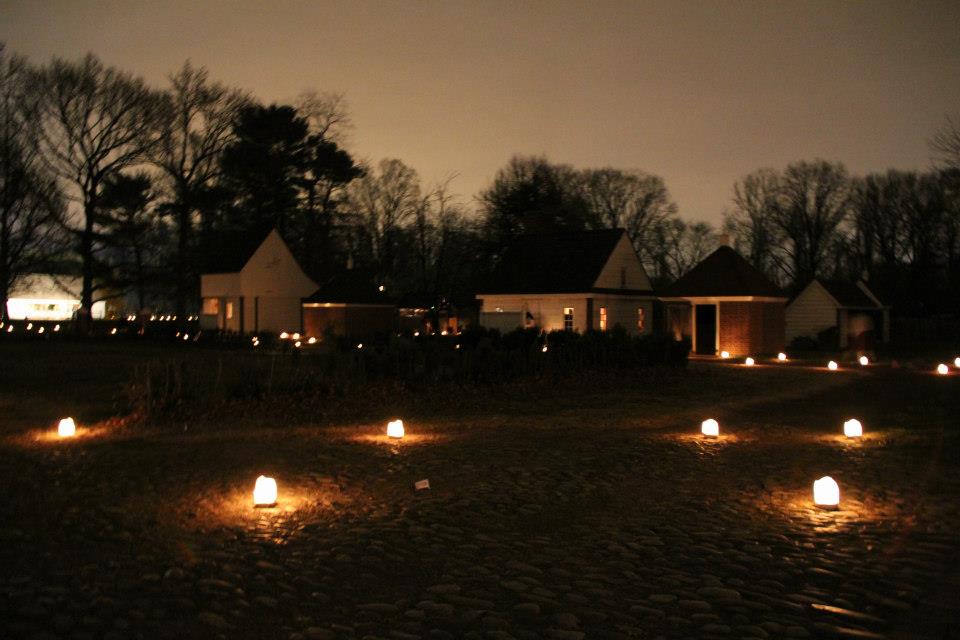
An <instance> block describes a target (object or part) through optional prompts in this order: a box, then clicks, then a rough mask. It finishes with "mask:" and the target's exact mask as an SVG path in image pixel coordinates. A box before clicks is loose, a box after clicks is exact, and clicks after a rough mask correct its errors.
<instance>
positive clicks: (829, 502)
mask: <svg viewBox="0 0 960 640" xmlns="http://www.w3.org/2000/svg"><path fill="white" fill-rule="evenodd" d="M813 503H814V504H815V505H817V506H818V507H825V508H828V509H835V508H836V507H837V506H838V505H839V504H840V485H838V484H837V481H836V480H834V479H833V478H831V477H830V476H824V477H822V478H820V479H819V480H817V481H816V482H814V483H813Z"/></svg>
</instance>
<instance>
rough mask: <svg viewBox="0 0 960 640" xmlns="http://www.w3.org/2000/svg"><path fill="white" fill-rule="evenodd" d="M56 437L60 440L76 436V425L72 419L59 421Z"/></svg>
mask: <svg viewBox="0 0 960 640" xmlns="http://www.w3.org/2000/svg"><path fill="white" fill-rule="evenodd" d="M57 435H59V436H60V437H61V438H72V437H73V436H75V435H77V424H76V423H75V422H74V421H73V418H64V419H63V420H61V421H60V424H58V425H57Z"/></svg>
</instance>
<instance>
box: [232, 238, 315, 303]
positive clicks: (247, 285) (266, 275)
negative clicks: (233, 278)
mask: <svg viewBox="0 0 960 640" xmlns="http://www.w3.org/2000/svg"><path fill="white" fill-rule="evenodd" d="M240 281H241V289H242V295H243V296H244V297H247V298H253V297H254V296H260V297H261V299H260V316H261V318H262V317H263V300H264V298H298V299H299V298H306V297H307V296H309V295H310V294H312V293H314V292H315V291H316V290H317V288H318V287H317V285H316V283H315V282H314V281H313V280H311V279H310V278H308V277H307V274H305V273H304V272H303V269H301V268H300V265H299V264H297V261H296V259H295V258H294V257H293V254H292V253H290V249H288V248H287V245H286V243H285V242H284V241H283V239H282V238H281V237H280V234H279V233H277V232H276V230H274V231H272V232H270V235H268V236H267V238H266V239H265V240H264V241H263V243H262V244H261V245H260V246H259V247H257V250H256V251H254V252H253V255H252V256H250V260H248V261H247V264H245V265H244V266H243V269H242V270H241V271H240Z"/></svg>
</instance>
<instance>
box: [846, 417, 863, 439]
mask: <svg viewBox="0 0 960 640" xmlns="http://www.w3.org/2000/svg"><path fill="white" fill-rule="evenodd" d="M843 435H845V436H847V437H848V438H859V437H861V436H862V435H863V425H862V424H860V421H859V420H857V419H856V418H850V419H849V420H847V421H846V422H844V423H843Z"/></svg>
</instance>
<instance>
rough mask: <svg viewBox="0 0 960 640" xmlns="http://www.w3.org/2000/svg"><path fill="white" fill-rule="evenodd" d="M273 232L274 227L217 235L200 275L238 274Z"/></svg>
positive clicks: (201, 267) (203, 262) (201, 266)
mask: <svg viewBox="0 0 960 640" xmlns="http://www.w3.org/2000/svg"><path fill="white" fill-rule="evenodd" d="M272 232H273V227H270V228H268V229H257V230H254V231H232V232H224V233H220V234H218V235H217V242H216V245H215V246H214V247H210V250H209V251H207V253H206V255H205V256H204V258H203V261H202V264H201V265H200V273H236V272H238V271H240V270H241V269H243V267H244V266H245V265H246V264H247V262H249V261H250V258H251V257H252V256H253V254H254V252H255V251H256V250H257V249H258V248H259V247H260V245H261V244H263V241H264V240H266V239H267V236H269V235H270V234H271V233H272Z"/></svg>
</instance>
